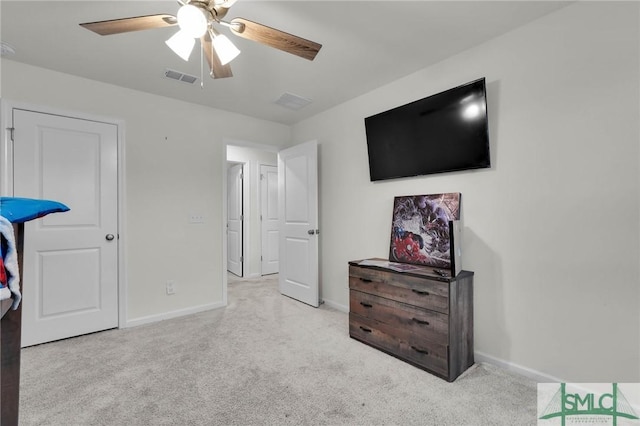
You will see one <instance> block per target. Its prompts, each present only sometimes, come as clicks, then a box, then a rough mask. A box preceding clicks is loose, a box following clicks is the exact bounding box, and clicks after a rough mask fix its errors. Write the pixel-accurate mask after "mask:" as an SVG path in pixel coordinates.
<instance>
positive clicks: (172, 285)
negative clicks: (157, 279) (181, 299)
mask: <svg viewBox="0 0 640 426" xmlns="http://www.w3.org/2000/svg"><path fill="white" fill-rule="evenodd" d="M172 294H176V282H175V281H173V280H169V281H167V296H171V295H172Z"/></svg>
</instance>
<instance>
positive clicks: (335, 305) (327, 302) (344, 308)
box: [322, 299, 349, 314]
mask: <svg viewBox="0 0 640 426" xmlns="http://www.w3.org/2000/svg"><path fill="white" fill-rule="evenodd" d="M322 302H323V303H324V304H325V305H327V306H328V307H330V308H333V309H336V310H338V311H340V312H344V313H345V314H348V313H349V306H347V305H343V304H341V303H337V302H334V301H333V300H326V299H323V300H322Z"/></svg>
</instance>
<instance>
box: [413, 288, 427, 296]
mask: <svg viewBox="0 0 640 426" xmlns="http://www.w3.org/2000/svg"><path fill="white" fill-rule="evenodd" d="M411 291H412V292H414V293H417V294H419V295H420V296H428V295H429V292H428V291H420V290H416V289H415V288H412V289H411Z"/></svg>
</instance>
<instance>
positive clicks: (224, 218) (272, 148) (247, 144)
mask: <svg viewBox="0 0 640 426" xmlns="http://www.w3.org/2000/svg"><path fill="white" fill-rule="evenodd" d="M229 145H231V146H241V147H245V148H252V149H258V150H262V151H268V152H275V153H277V152H278V151H280V149H283V148H279V147H277V146H275V145H265V144H259V143H255V142H249V141H245V140H240V139H233V138H228V137H223V138H222V156H221V157H222V159H221V161H222V162H221V167H220V169H221V173H222V193H221V195H220V198H221V199H222V202H221V203H220V204H221V208H222V212H221V213H222V221H221V225H222V250H221V254H222V263H221V268H220V269H221V270H222V277H221V278H222V305H223V306H227V284H228V282H227V232H226V230H227V163H228V161H227V146H229ZM244 164H245V166H247V164H248V163H246V162H245V163H244ZM249 169H250V167H245V168H244V174H245V176H244V177H245V178H244V182H243V188H244V189H245V191H246V192H247V194H245V196H244V201H245V202H246V201H247V197H250V196H251V195H250V191H249V188H247V187H246V186H244V185H248V184H249V179H250V178H251V176H249V174H250V170H249ZM249 202H250V200H249ZM249 208H250V207H249V206H248V205H247V204H245V206H244V210H245V221H244V223H243V230H242V231H243V234H244V235H243V239H244V243H247V239H248V238H249V235H248V234H249V232H247V224H248V223H249V221H248V220H246V219H247V217H246V212H247V210H248V209H249ZM254 232H255V231H254ZM247 244H248V243H247ZM247 266H248V265H247V263H246V262H245V264H244V267H245V271H246V269H247V268H246V267H247ZM260 266H261V267H262V265H260ZM243 275H245V278H247V274H243Z"/></svg>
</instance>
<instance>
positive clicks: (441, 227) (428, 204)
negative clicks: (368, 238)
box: [389, 192, 461, 269]
mask: <svg viewBox="0 0 640 426" xmlns="http://www.w3.org/2000/svg"><path fill="white" fill-rule="evenodd" d="M460 198H461V197H460V193H457V192H452V193H446V194H432V195H411V196H402V197H395V199H394V203H393V223H392V226H391V247H390V250H389V260H390V261H393V262H403V263H412V264H417V265H429V266H433V267H437V268H447V269H449V268H451V245H452V237H453V236H452V235H450V232H451V231H450V227H449V222H450V221H453V220H459V219H460Z"/></svg>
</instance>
